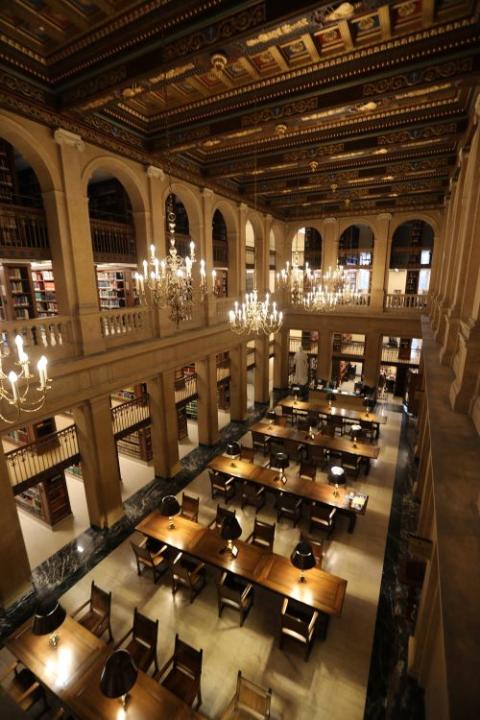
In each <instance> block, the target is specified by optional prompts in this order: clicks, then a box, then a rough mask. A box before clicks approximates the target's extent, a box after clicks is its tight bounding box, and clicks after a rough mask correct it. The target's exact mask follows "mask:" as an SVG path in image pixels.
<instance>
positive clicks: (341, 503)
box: [208, 455, 368, 515]
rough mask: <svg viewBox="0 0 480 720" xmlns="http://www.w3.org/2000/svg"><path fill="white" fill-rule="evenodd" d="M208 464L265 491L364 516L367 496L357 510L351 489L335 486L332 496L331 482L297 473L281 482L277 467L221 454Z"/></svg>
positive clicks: (213, 468)
mask: <svg viewBox="0 0 480 720" xmlns="http://www.w3.org/2000/svg"><path fill="white" fill-rule="evenodd" d="M208 467H209V468H212V470H218V472H223V473H228V474H229V475H231V476H232V477H234V478H238V479H239V480H248V481H249V482H252V483H256V484H257V485H263V487H266V488H268V489H269V490H276V491H277V492H285V493H290V494H291V495H297V496H298V497H301V498H305V499H306V500H313V501H314V502H320V503H323V504H324V505H330V507H336V508H338V509H339V510H348V511H349V512H353V513H356V514H357V515H365V511H366V509H367V503H368V495H367V496H366V500H365V503H364V505H363V507H362V508H361V509H360V510H357V509H355V508H354V507H352V506H351V497H350V493H351V492H355V491H354V490H353V488H349V487H339V488H338V495H335V494H334V493H335V488H334V487H333V486H332V485H329V484H328V483H318V482H313V481H312V480H304V479H303V478H300V477H298V475H294V476H288V475H287V477H288V480H287V482H286V483H285V485H284V484H283V483H282V482H281V481H280V479H279V478H280V475H279V472H278V470H271V469H270V468H266V467H262V466H261V465H255V464H254V463H248V462H245V461H243V460H234V461H233V463H232V460H231V459H230V458H227V457H225V456H224V455H219V456H218V457H216V458H214V459H213V460H212V461H211V462H209V463H208Z"/></svg>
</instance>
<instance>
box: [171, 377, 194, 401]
mask: <svg viewBox="0 0 480 720" xmlns="http://www.w3.org/2000/svg"><path fill="white" fill-rule="evenodd" d="M196 395H197V373H189V374H188V375H184V376H183V377H181V378H177V379H176V380H175V402H176V403H177V404H178V403H182V402H185V401H187V400H190V399H192V398H194V397H196Z"/></svg>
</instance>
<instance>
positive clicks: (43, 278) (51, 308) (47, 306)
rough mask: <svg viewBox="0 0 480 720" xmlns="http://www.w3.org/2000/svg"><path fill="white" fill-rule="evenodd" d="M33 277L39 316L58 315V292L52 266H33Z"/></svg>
mask: <svg viewBox="0 0 480 720" xmlns="http://www.w3.org/2000/svg"><path fill="white" fill-rule="evenodd" d="M32 279H33V290H34V293H35V305H36V311H37V315H38V317H50V316H51V315H58V304H57V294H56V290H55V281H54V278H53V272H52V269H51V267H50V268H42V269H38V268H35V266H32Z"/></svg>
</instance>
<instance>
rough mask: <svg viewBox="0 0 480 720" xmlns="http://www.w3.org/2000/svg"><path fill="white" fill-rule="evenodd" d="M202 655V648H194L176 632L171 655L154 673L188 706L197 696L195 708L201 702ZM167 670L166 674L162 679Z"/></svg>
mask: <svg viewBox="0 0 480 720" xmlns="http://www.w3.org/2000/svg"><path fill="white" fill-rule="evenodd" d="M202 656H203V650H195V648H192V647H191V646H190V645H187V643H185V642H183V640H180V638H179V637H178V634H177V635H175V649H174V651H173V655H172V657H171V658H170V659H169V660H168V661H167V662H166V663H165V665H164V666H163V667H162V669H161V670H160V671H159V672H158V673H157V675H156V678H157V679H158V680H160V682H161V684H162V685H163V687H165V688H167V690H170V692H172V693H173V694H174V695H176V696H177V697H178V698H180V700H183V702H184V703H186V704H187V705H190V707H191V706H192V705H193V703H194V700H195V698H197V707H196V709H197V710H198V708H199V707H200V705H201V703H202V693H201V689H200V678H201V675H202ZM167 671H168V674H167V675H166V676H165V677H164V679H163V680H162V677H163V676H164V675H165V673H167Z"/></svg>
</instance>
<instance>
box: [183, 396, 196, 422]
mask: <svg viewBox="0 0 480 720" xmlns="http://www.w3.org/2000/svg"><path fill="white" fill-rule="evenodd" d="M185 412H186V415H187V418H190V420H196V419H197V417H198V405H197V401H196V400H191V401H190V402H188V403H187V404H186V405H185Z"/></svg>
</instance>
